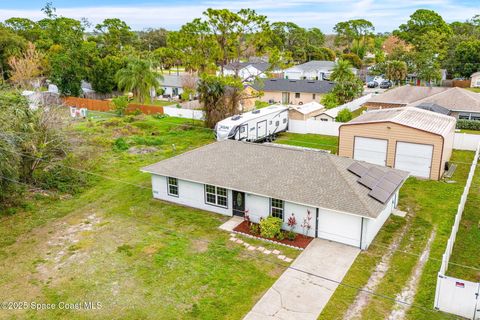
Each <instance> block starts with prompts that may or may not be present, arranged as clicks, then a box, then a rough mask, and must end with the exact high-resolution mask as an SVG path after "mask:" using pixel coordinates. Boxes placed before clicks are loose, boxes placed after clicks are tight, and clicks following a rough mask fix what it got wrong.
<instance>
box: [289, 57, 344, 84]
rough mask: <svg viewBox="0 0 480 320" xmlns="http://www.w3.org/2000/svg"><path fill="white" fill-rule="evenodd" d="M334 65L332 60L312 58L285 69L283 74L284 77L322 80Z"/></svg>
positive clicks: (327, 75) (327, 76)
mask: <svg viewBox="0 0 480 320" xmlns="http://www.w3.org/2000/svg"><path fill="white" fill-rule="evenodd" d="M334 66H335V62H334V61H321V60H312V61H308V62H305V63H302V64H299V65H296V66H293V67H291V68H288V69H285V70H284V71H283V75H284V77H285V79H297V80H300V79H307V80H324V79H328V78H329V76H330V74H331V73H332V70H333V67H334Z"/></svg>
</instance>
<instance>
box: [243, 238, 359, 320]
mask: <svg viewBox="0 0 480 320" xmlns="http://www.w3.org/2000/svg"><path fill="white" fill-rule="evenodd" d="M359 252H360V249H358V248H354V247H351V246H347V245H343V244H340V243H337V242H331V241H326V240H321V239H315V240H313V241H312V242H311V244H310V245H309V246H308V247H307V249H305V251H303V252H302V253H301V254H300V255H299V256H298V258H297V259H296V260H295V261H294V262H293V263H292V265H291V267H292V268H294V269H298V270H302V271H305V272H307V273H311V274H316V275H320V276H323V277H326V278H330V279H334V280H336V281H341V280H342V279H343V277H344V276H345V274H346V273H347V271H348V269H350V266H351V265H352V263H353V261H354V260H355V258H356V257H357V255H358V253H359ZM294 269H291V268H289V269H287V270H286V271H285V272H284V273H283V274H282V275H281V276H280V278H278V280H277V281H276V282H275V283H274V284H273V286H272V287H271V288H270V289H268V291H267V292H266V293H265V294H264V295H263V297H262V298H261V299H260V300H259V301H258V302H257V304H256V305H255V306H254V307H253V308H252V310H251V311H250V312H249V313H248V314H247V315H246V316H245V318H244V319H245V320H267V319H282V320H290V319H292V320H316V319H317V318H318V315H319V314H320V312H321V311H322V309H323V308H324V307H325V305H326V304H327V302H328V300H329V299H330V297H331V296H332V294H333V292H334V291H335V289H336V288H337V286H338V284H336V283H334V282H332V281H328V280H325V279H322V278H319V277H316V276H313V275H309V274H307V273H305V272H301V271H298V270H294Z"/></svg>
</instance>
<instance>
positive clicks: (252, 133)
mask: <svg viewBox="0 0 480 320" xmlns="http://www.w3.org/2000/svg"><path fill="white" fill-rule="evenodd" d="M287 128H288V107H286V106H283V105H280V104H277V105H273V106H269V107H266V108H262V109H257V110H252V111H249V112H245V113H242V114H239V115H234V116H233V117H230V118H227V119H223V120H222V121H219V122H218V123H217V125H216V126H215V135H216V138H217V140H218V141H221V140H226V139H233V140H241V141H251V142H255V141H262V140H272V139H274V138H275V135H276V134H277V133H279V132H282V131H286V130H287Z"/></svg>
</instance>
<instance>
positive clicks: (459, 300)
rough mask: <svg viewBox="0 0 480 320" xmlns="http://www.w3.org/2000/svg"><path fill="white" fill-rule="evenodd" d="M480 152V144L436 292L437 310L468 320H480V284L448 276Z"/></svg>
mask: <svg viewBox="0 0 480 320" xmlns="http://www.w3.org/2000/svg"><path fill="white" fill-rule="evenodd" d="M479 152H480V144H478V145H477V151H476V153H475V157H474V159H473V162H472V165H471V167H470V172H469V174H468V179H467V183H466V184H465V188H464V190H463V194H462V197H461V198H460V203H459V204H458V210H457V214H456V216H455V222H454V223H453V226H452V232H451V234H450V238H449V239H448V241H447V247H446V249H445V253H444V254H443V257H442V265H441V267H440V271H439V272H438V278H437V287H436V290H435V304H434V307H435V309H437V310H441V311H444V312H448V313H452V314H455V315H457V316H461V317H464V318H467V319H473V320H477V319H480V302H479V299H480V296H479V295H480V283H477V282H471V281H466V280H462V279H458V278H455V277H450V276H446V273H447V270H448V264H449V261H450V256H451V254H452V250H453V245H454V244H455V238H456V236H457V231H458V227H459V225H460V221H461V220H462V214H463V210H464V208H465V203H466V202H467V197H468V192H469V190H470V186H471V184H472V180H473V176H474V174H475V168H476V167H477V163H478V157H479Z"/></svg>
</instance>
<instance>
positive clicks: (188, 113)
mask: <svg viewBox="0 0 480 320" xmlns="http://www.w3.org/2000/svg"><path fill="white" fill-rule="evenodd" d="M163 113H164V114H166V115H169V116H171V117H180V118H187V119H195V120H204V119H205V113H204V112H203V111H202V110H191V109H182V108H176V107H163Z"/></svg>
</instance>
